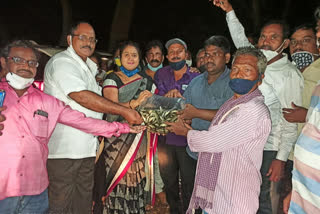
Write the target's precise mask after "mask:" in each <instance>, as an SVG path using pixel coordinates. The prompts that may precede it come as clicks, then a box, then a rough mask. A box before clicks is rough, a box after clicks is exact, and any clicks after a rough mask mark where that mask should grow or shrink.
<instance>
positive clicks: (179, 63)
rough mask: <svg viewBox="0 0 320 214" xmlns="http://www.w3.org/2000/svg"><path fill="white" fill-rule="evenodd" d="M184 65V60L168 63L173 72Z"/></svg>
mask: <svg viewBox="0 0 320 214" xmlns="http://www.w3.org/2000/svg"><path fill="white" fill-rule="evenodd" d="M185 64H186V60H181V61H179V62H169V65H170V67H171V68H172V69H173V70H175V71H179V70H180V69H181V68H183V66H184V65H185Z"/></svg>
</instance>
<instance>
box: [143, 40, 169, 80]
mask: <svg viewBox="0 0 320 214" xmlns="http://www.w3.org/2000/svg"><path fill="white" fill-rule="evenodd" d="M145 60H146V62H147V65H146V66H145V67H144V68H143V69H142V71H141V74H142V75H148V76H150V77H151V78H152V79H154V75H155V73H156V71H157V70H159V69H160V68H162V67H163V65H162V63H163V60H164V48H163V45H162V43H161V42H160V41H159V40H152V41H150V42H148V44H147V45H146V48H145Z"/></svg>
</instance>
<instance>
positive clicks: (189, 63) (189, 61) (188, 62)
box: [186, 59, 192, 67]
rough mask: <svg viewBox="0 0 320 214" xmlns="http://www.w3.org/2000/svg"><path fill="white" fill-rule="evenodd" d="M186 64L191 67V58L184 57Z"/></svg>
mask: <svg viewBox="0 0 320 214" xmlns="http://www.w3.org/2000/svg"><path fill="white" fill-rule="evenodd" d="M186 64H187V65H188V66H189V67H191V66H192V59H186Z"/></svg>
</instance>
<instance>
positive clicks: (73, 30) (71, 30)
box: [68, 21, 93, 35]
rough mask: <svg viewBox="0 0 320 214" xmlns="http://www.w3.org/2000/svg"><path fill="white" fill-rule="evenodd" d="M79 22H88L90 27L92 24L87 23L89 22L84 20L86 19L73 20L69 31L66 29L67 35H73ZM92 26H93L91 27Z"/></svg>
mask: <svg viewBox="0 0 320 214" xmlns="http://www.w3.org/2000/svg"><path fill="white" fill-rule="evenodd" d="M80 24H88V25H90V26H91V27H92V25H91V24H90V23H89V22H86V21H78V22H74V23H73V24H72V25H71V27H70V29H69V31H68V35H74V32H75V31H76V30H77V29H78V27H79V25H80ZM92 28H93V27H92Z"/></svg>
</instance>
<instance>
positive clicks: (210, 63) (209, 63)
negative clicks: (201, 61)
mask: <svg viewBox="0 0 320 214" xmlns="http://www.w3.org/2000/svg"><path fill="white" fill-rule="evenodd" d="M208 65H211V66H216V64H214V63H213V62H208V63H207V64H205V66H206V68H207V67H208Z"/></svg>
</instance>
